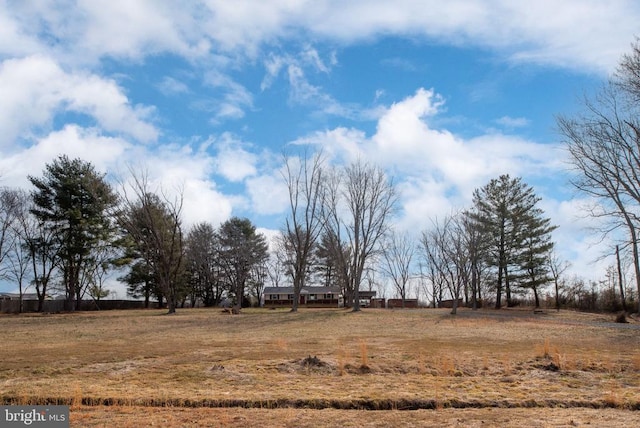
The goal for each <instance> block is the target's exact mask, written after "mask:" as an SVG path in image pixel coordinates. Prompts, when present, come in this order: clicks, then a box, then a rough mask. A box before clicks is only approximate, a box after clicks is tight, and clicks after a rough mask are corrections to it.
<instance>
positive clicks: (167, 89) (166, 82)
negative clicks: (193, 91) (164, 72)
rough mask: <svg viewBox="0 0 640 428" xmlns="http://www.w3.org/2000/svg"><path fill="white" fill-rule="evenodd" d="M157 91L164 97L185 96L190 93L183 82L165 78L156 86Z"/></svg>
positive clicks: (168, 77)
mask: <svg viewBox="0 0 640 428" xmlns="http://www.w3.org/2000/svg"><path fill="white" fill-rule="evenodd" d="M158 89H159V90H160V92H162V93H163V94H165V95H176V94H186V93H188V92H190V90H189V86H187V84H185V83H184V82H181V81H179V80H177V79H174V78H173V77H170V76H165V77H164V78H163V79H162V81H161V82H160V83H159V84H158Z"/></svg>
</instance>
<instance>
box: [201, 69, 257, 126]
mask: <svg viewBox="0 0 640 428" xmlns="http://www.w3.org/2000/svg"><path fill="white" fill-rule="evenodd" d="M204 80H205V84H206V85H208V86H210V87H212V88H214V90H215V91H217V90H220V92H221V93H220V94H215V95H214V96H213V97H211V99H210V101H209V102H208V103H206V104H205V105H209V106H211V108H210V109H211V110H212V111H213V118H212V122H214V123H218V122H220V121H222V120H227V119H241V118H242V117H244V115H245V110H246V109H251V108H253V95H252V94H251V92H249V91H248V90H247V88H245V87H244V86H242V85H241V84H239V83H238V82H236V81H234V80H233V79H232V78H231V77H230V76H228V75H226V74H224V73H221V72H218V71H210V72H208V73H206V75H205V77H204Z"/></svg>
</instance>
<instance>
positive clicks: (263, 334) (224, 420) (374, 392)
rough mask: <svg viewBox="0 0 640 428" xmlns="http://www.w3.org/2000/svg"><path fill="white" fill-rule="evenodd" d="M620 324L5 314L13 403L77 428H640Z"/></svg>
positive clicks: (509, 314) (637, 335) (639, 397)
mask: <svg viewBox="0 0 640 428" xmlns="http://www.w3.org/2000/svg"><path fill="white" fill-rule="evenodd" d="M612 320H613V317H612V316H599V315H588V314H579V313H573V312H564V311H563V312H560V313H556V312H555V311H548V312H546V313H542V314H534V313H533V312H532V311H515V310H503V311H499V312H496V311H480V312H475V313H474V312H472V311H470V310H462V311H461V313H460V314H459V315H458V316H455V317H453V316H451V315H449V313H448V311H446V310H404V311H401V310H395V311H391V310H373V309H372V310H364V311H362V312H360V313H351V312H348V311H345V310H338V309H326V310H301V311H300V312H299V313H295V314H294V313H289V312H288V311H286V310H277V311H274V310H245V311H244V312H243V314H242V315H239V316H231V315H229V314H225V313H222V312H220V311H219V310H217V309H193V310H179V311H178V313H177V314H176V315H171V316H168V315H164V312H163V311H154V310H148V311H108V312H106V311H105V312H91V313H74V314H55V315H40V314H25V315H19V316H17V315H4V316H0V332H1V333H0V338H1V339H2V340H1V341H0V355H2V361H1V362H0V395H1V396H2V401H3V403H4V404H36V403H43V404H44V403H49V404H53V403H60V404H69V405H71V406H72V410H71V421H72V426H131V427H137V426H148V425H163V426H242V427H252V426H255V427H262V426H291V427H294V426H295V427H297V426H309V427H312V426H336V425H339V426H485V427H486V426H509V425H512V426H518V425H520V426H523V425H526V426H575V425H578V424H586V423H591V424H592V426H633V425H636V426H637V425H640V330H639V329H638V328H637V327H639V326H640V325H639V324H637V323H635V324H631V325H624V326H622V325H616V324H613V323H610V321H612ZM629 327H630V328H629Z"/></svg>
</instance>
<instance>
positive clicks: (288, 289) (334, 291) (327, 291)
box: [262, 286, 340, 294]
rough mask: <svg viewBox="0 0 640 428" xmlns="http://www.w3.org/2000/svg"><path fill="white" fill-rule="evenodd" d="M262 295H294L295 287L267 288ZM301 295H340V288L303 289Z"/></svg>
mask: <svg viewBox="0 0 640 428" xmlns="http://www.w3.org/2000/svg"><path fill="white" fill-rule="evenodd" d="M262 294H293V287H265V288H264V291H263V292H262ZM300 294H340V287H313V286H309V287H302V290H300Z"/></svg>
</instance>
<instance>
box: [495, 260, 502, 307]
mask: <svg viewBox="0 0 640 428" xmlns="http://www.w3.org/2000/svg"><path fill="white" fill-rule="evenodd" d="M501 307H502V266H501V267H500V268H498V284H497V285H496V309H500V308H501Z"/></svg>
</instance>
